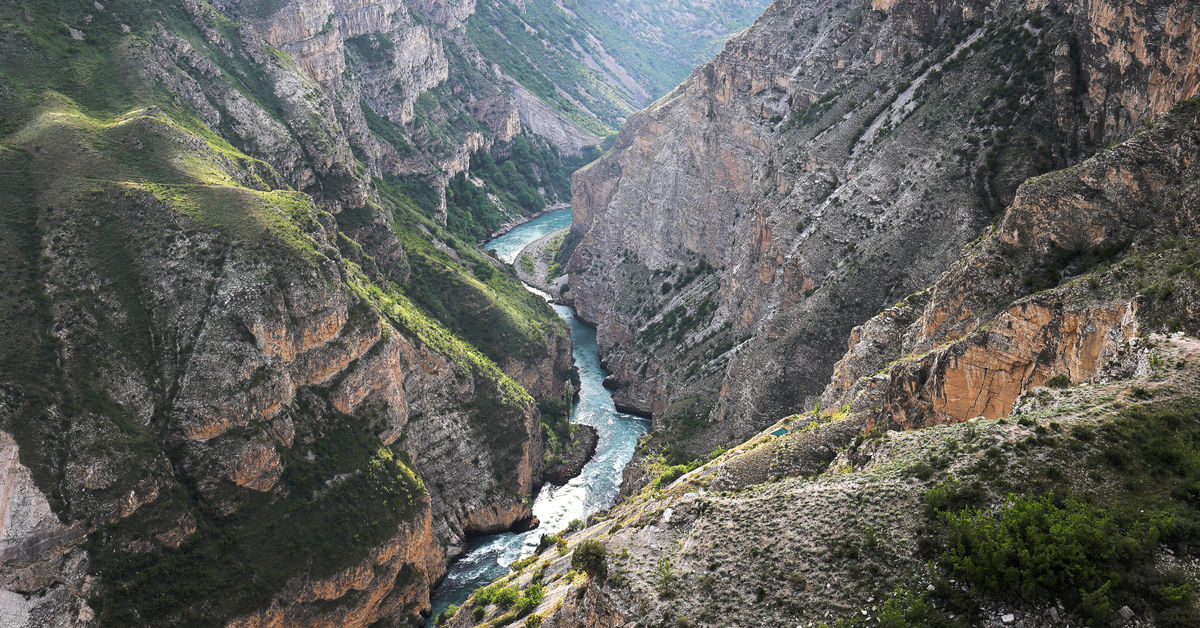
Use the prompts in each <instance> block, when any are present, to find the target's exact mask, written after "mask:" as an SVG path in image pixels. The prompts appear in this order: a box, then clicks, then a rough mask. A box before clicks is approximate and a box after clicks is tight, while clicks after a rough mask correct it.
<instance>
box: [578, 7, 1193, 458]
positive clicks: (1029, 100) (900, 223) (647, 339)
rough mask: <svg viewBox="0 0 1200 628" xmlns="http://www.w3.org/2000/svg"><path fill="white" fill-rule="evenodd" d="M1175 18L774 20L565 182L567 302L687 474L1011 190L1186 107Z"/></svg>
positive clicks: (986, 219) (785, 12)
mask: <svg viewBox="0 0 1200 628" xmlns="http://www.w3.org/2000/svg"><path fill="white" fill-rule="evenodd" d="M1196 18H1197V15H1196V7H1195V6H1194V5H1193V4H1192V3H1184V2H1156V3H1151V4H1150V5H1146V4H1144V3H1127V2H1120V1H1114V2H1099V3H1097V2H1065V1H1064V2H1042V3H1033V4H1029V3H1023V2H928V1H924V0H900V1H897V2H850V3H840V4H837V3H822V2H811V1H799V0H797V1H780V2H776V3H774V4H772V6H771V7H770V8H769V9H768V10H767V11H766V12H765V13H764V15H763V16H762V17H761V18H760V19H759V20H758V22H756V23H755V25H754V26H753V27H751V28H750V29H748V30H747V31H746V32H744V33H743V34H741V35H739V36H738V37H736V38H735V39H733V40H732V41H731V42H730V43H729V44H728V45H727V46H726V48H725V50H724V51H723V52H722V53H721V54H720V55H718V57H717V58H716V59H715V60H714V61H713V62H712V63H711V64H708V65H706V66H704V67H702V68H700V69H698V70H697V71H696V72H694V73H693V74H692V75H691V76H690V77H689V79H688V80H687V81H686V82H685V83H684V84H683V85H681V86H680V87H679V88H678V89H676V90H675V91H674V92H672V93H671V94H669V95H667V96H666V97H664V98H662V99H661V100H660V101H658V102H657V103H655V104H654V105H653V106H652V107H650V108H649V109H648V110H646V111H645V112H642V113H640V114H638V115H636V116H634V117H632V118H631V119H630V121H629V123H628V124H627V125H626V126H625V128H624V129H623V131H622V134H621V136H620V137H619V138H618V140H617V143H616V145H615V147H614V150H613V151H612V152H611V153H609V154H608V155H606V156H605V157H604V158H602V159H601V160H599V161H597V162H596V163H594V164H592V165H591V166H589V167H588V168H586V169H584V170H582V171H580V172H579V173H577V174H576V175H575V179H574V187H575V207H576V213H575V224H574V227H573V234H574V240H575V246H576V248H575V250H574V254H573V257H572V259H571V262H570V266H569V270H570V273H571V294H572V296H573V297H574V299H575V303H576V305H577V307H578V308H579V312H580V314H581V315H582V316H584V317H585V318H586V319H588V320H591V321H593V322H595V323H596V324H597V325H598V330H599V332H598V333H599V339H600V345H601V351H602V353H603V354H604V356H605V359H606V362H607V365H608V367H609V368H610V369H611V370H612V371H613V374H614V379H615V380H617V382H618V383H619V385H620V388H619V389H618V390H617V392H616V398H617V400H618V402H619V403H621V404H622V405H623V406H624V407H627V408H630V409H633V410H637V411H640V412H643V413H648V414H653V416H654V421H655V431H656V432H657V433H658V434H659V436H658V437H656V442H655V443H653V444H652V446H651V448H652V449H654V450H658V451H663V452H665V453H668V454H669V455H670V456H672V457H674V458H675V461H677V462H678V461H686V460H688V459H690V458H692V457H694V456H697V455H701V454H704V453H706V452H708V451H711V450H712V449H713V448H715V447H717V446H720V445H723V444H727V443H731V442H737V441H738V440H740V439H741V438H744V437H746V436H748V435H749V434H753V433H756V432H757V431H758V430H759V429H761V428H762V427H763V426H765V425H767V424H770V423H772V422H774V421H775V420H777V419H779V418H780V417H783V416H786V415H788V414H791V413H794V412H796V411H798V410H801V409H804V408H808V407H811V404H812V403H814V402H815V401H816V400H817V399H818V397H819V395H820V393H821V391H822V389H823V388H824V387H825V385H826V383H827V382H828V378H829V376H830V374H831V373H832V371H833V367H834V363H835V362H836V361H837V359H838V357H839V356H840V354H841V353H842V351H843V349H844V347H845V344H844V343H845V339H846V337H847V336H848V335H849V333H850V331H851V329H852V328H853V327H854V326H855V325H857V324H859V323H862V322H864V321H865V320H866V319H867V318H868V317H870V316H871V315H872V314H874V313H875V312H877V311H878V310H880V309H882V308H883V307H885V306H886V305H888V304H891V303H895V302H896V301H899V300H901V299H902V298H904V296H905V295H907V294H910V293H912V292H914V291H916V290H920V289H922V288H924V287H925V286H927V285H929V284H930V283H932V282H933V281H934V280H935V279H936V277H937V276H938V275H939V274H940V273H941V272H943V271H944V270H946V268H948V267H949V265H950V263H951V262H952V261H953V260H954V259H955V258H956V257H957V255H958V253H959V250H960V248H961V247H962V246H963V245H964V244H966V243H968V242H970V241H971V240H973V239H974V238H976V237H977V236H978V235H980V234H981V233H983V232H984V231H985V230H986V229H987V226H988V225H989V223H991V222H992V221H993V220H994V218H995V217H996V216H997V214H998V213H999V211H1000V210H1001V209H1002V208H1003V207H1004V206H1005V205H1007V204H1008V202H1009V201H1011V199H1012V198H1013V194H1014V192H1015V190H1016V187H1017V185H1018V184H1019V183H1020V182H1021V181H1022V180H1024V179H1025V178H1027V177H1029V176H1031V175H1036V174H1039V173H1043V172H1047V171H1049V170H1053V169H1055V168H1060V167H1063V166H1066V165H1069V164H1072V163H1077V162H1078V161H1079V160H1080V159H1082V158H1085V157H1087V156H1088V155H1090V154H1092V152H1094V151H1095V150H1096V149H1097V148H1098V147H1101V146H1104V145H1106V144H1108V143H1109V142H1111V141H1113V140H1118V139H1121V138H1124V137H1127V136H1128V135H1129V134H1130V133H1132V131H1133V130H1134V129H1135V128H1136V127H1137V125H1138V124H1140V123H1141V122H1142V121H1145V120H1147V119H1148V118H1149V117H1150V116H1152V115H1154V114H1157V113H1161V112H1163V111H1166V110H1167V109H1168V108H1169V107H1170V106H1171V105H1172V104H1173V103H1175V102H1177V101H1178V100H1181V99H1183V98H1186V97H1189V96H1191V95H1193V94H1194V93H1195V92H1196V89H1197V83H1198V81H1200V74H1198V69H1197V67H1198V66H1197V64H1196V63H1195V60H1194V50H1195V49H1196V46H1195V42H1196V38H1197V36H1198V35H1200V31H1198V30H1197V28H1196V24H1197V21H1196Z"/></svg>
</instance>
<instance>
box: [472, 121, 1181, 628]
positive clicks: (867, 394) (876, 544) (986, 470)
mask: <svg viewBox="0 0 1200 628" xmlns="http://www.w3.org/2000/svg"><path fill="white" fill-rule="evenodd" d="M1198 164H1200V103H1197V102H1196V101H1195V100H1194V99H1191V100H1186V101H1184V102H1182V103H1179V104H1177V105H1176V106H1174V107H1173V108H1172V110H1171V111H1170V112H1168V113H1167V114H1165V115H1162V116H1158V117H1156V118H1154V119H1152V120H1151V121H1150V123H1149V124H1148V125H1146V127H1144V128H1143V129H1140V130H1138V131H1137V132H1136V133H1135V134H1134V135H1133V136H1132V137H1131V138H1130V139H1128V140H1126V141H1125V142H1123V143H1120V144H1118V145H1116V146H1114V147H1111V148H1108V149H1104V150H1101V151H1099V152H1098V153H1097V154H1096V155H1094V156H1092V157H1090V158H1088V159H1086V160H1084V161H1082V162H1081V163H1080V164H1078V165H1076V166H1073V167H1070V168H1067V169H1064V170H1060V171H1056V172H1053V173H1050V174H1046V175H1042V176H1038V177H1034V178H1032V179H1030V180H1028V181H1026V182H1025V183H1023V184H1022V185H1021V186H1020V187H1019V189H1018V191H1017V193H1016V195H1015V200H1014V202H1013V203H1012V204H1011V205H1010V206H1009V207H1008V208H1007V210H1006V211H1005V213H1004V214H1003V216H1002V217H1001V218H1000V220H999V221H998V222H997V224H996V225H995V226H994V227H993V228H992V229H990V230H989V231H988V232H987V234H986V235H985V236H983V237H982V238H981V239H979V240H978V241H976V242H974V243H972V244H971V245H970V246H969V247H967V248H966V249H965V250H964V251H962V253H961V255H960V257H959V258H958V259H957V260H956V261H955V262H954V263H953V264H952V265H951V267H950V269H949V270H948V271H947V272H946V273H944V274H943V275H942V277H941V278H940V279H939V280H938V281H937V282H936V283H935V284H934V285H933V286H932V287H931V288H929V289H927V290H925V291H923V292H921V293H917V294H914V295H912V296H910V297H909V298H907V299H905V300H904V301H903V302H901V303H899V304H897V305H895V306H894V307H892V308H889V309H888V310H886V311H884V312H883V313H881V314H879V315H877V316H876V317H874V318H872V319H870V320H868V321H867V322H865V323H864V324H862V325H860V326H858V327H856V328H855V330H854V332H853V334H852V335H851V337H850V347H849V351H848V352H847V353H846V354H845V355H844V357H843V358H842V360H841V361H839V362H838V363H837V365H836V367H835V368H834V375H833V377H832V380H831V381H830V383H829V385H828V387H827V388H826V390H825V392H824V394H823V396H822V398H821V407H824V408H827V409H826V410H825V411H821V410H819V409H818V410H814V411H811V412H805V413H802V414H797V415H793V416H790V417H786V418H784V419H782V420H780V421H778V422H777V423H775V424H773V425H771V426H769V427H768V429H767V430H764V431H762V432H760V433H758V434H757V435H755V436H753V437H751V438H750V439H748V440H747V441H745V442H743V443H740V444H738V445H736V446H735V447H733V448H732V449H730V450H729V451H724V452H720V453H717V454H715V455H714V456H713V457H712V458H711V459H710V460H708V461H707V462H705V463H704V464H702V465H701V466H700V467H699V468H697V469H695V470H692V471H690V472H687V473H685V474H684V475H682V477H680V478H679V479H678V480H675V481H673V482H671V483H665V484H666V485H665V486H654V487H647V488H645V489H643V490H642V491H640V492H639V493H638V495H637V496H636V498H635V499H629V500H626V501H624V502H623V503H621V504H619V505H617V506H616V507H614V508H613V509H612V510H611V511H608V512H606V513H603V514H602V515H600V516H598V517H595V518H593V519H592V520H591V521H590V522H589V526H588V527H586V528H584V529H583V530H580V531H578V532H577V533H574V534H569V535H568V536H567V541H568V544H569V546H571V547H579V545H578V544H580V543H581V542H582V541H584V540H596V541H599V542H600V543H601V544H602V545H604V546H605V547H606V548H607V556H608V559H607V573H608V576H607V578H586V577H579V576H576V575H574V573H572V574H571V575H570V577H568V573H567V572H568V570H569V569H571V565H572V563H573V562H574V557H573V556H572V555H571V554H567V555H559V554H558V553H557V552H554V551H553V550H551V551H547V552H544V553H543V554H541V555H540V556H539V557H538V558H537V559H535V561H533V562H532V563H531V564H530V565H529V566H528V567H527V568H526V569H525V570H524V571H519V572H517V573H514V574H511V575H509V576H506V577H505V583H504V584H505V585H506V586H514V587H517V588H523V589H526V590H528V587H529V586H530V585H531V584H532V583H533V582H535V581H538V582H540V584H541V585H542V589H541V591H543V592H544V599H543V602H542V603H541V604H540V605H538V607H537V608H535V609H534V612H536V613H538V614H540V615H542V616H543V621H542V623H541V625H543V626H572V625H581V623H582V625H624V623H625V622H628V621H630V618H634V617H636V618H637V621H639V622H642V623H650V624H653V623H660V622H674V623H679V624H684V623H694V624H700V625H713V624H720V623H721V622H722V621H724V620H725V619H726V618H728V617H731V616H735V615H736V616H737V617H739V621H743V622H746V623H749V624H754V625H809V624H816V623H818V622H836V621H839V620H846V621H847V622H849V621H863V620H864V619H863V618H868V619H867V621H874V619H870V618H877V619H878V621H879V622H880V623H886V622H887V621H889V620H891V619H895V618H897V617H899V618H902V621H901V620H897V621H900V623H902V624H905V625H944V624H953V623H954V622H959V623H961V624H962V625H999V624H1000V623H1005V624H1013V625H1030V626H1035V625H1043V624H1045V623H1046V617H1047V616H1050V617H1053V618H1056V619H1055V620H1056V621H1059V620H1060V619H1061V620H1062V621H1065V622H1067V623H1073V622H1076V621H1081V622H1082V621H1085V620H1083V619H1081V618H1083V617H1090V618H1091V619H1090V621H1097V622H1101V621H1110V620H1112V621H1115V620H1117V619H1118V618H1123V619H1126V618H1127V617H1128V616H1129V612H1133V611H1132V609H1134V608H1137V609H1138V610H1137V611H1136V615H1137V617H1139V620H1140V621H1144V622H1146V623H1147V624H1148V625H1169V624H1172V623H1175V622H1179V623H1184V624H1190V623H1195V622H1196V621H1197V620H1198V619H1200V606H1198V605H1197V604H1196V602H1195V600H1193V599H1188V600H1181V601H1180V602H1179V603H1178V604H1175V603H1167V604H1163V603H1161V602H1158V601H1156V600H1158V599H1159V597H1158V595H1157V593H1153V592H1147V590H1145V589H1141V588H1139V587H1138V586H1137V585H1133V584H1130V582H1131V580H1130V579H1129V576H1114V573H1116V572H1105V573H1104V575H1103V576H1100V580H1106V581H1108V582H1110V583H1113V582H1117V577H1120V579H1121V581H1122V582H1124V583H1125V584H1123V585H1115V586H1111V588H1109V587H1110V585H1104V586H1105V589H1104V591H1103V592H1102V593H1103V594H1104V595H1105V597H1104V601H1105V604H1104V606H1103V608H1102V609H1100V610H1099V611H1095V610H1093V609H1091V608H1089V607H1088V606H1087V604H1086V603H1084V602H1082V601H1066V602H1065V605H1064V602H1063V601H1062V600H1063V597H1061V596H1060V594H1059V591H1058V590H1056V589H1054V587H1055V586H1057V585H1055V584H1054V583H1053V582H1052V581H1047V580H1042V581H1039V584H1037V585H1031V586H1030V591H1031V593H1030V594H1029V595H1028V596H1020V597H1016V596H1014V597H1004V598H998V597H996V596H995V595H994V594H993V593H989V592H988V591H990V590H993V589H989V586H988V585H987V584H986V583H985V582H983V580H985V579H986V578H991V577H994V572H992V571H988V572H987V575H986V576H982V577H981V576H979V575H978V572H976V574H975V575H972V572H971V570H970V569H969V568H968V567H964V566H963V564H962V563H961V562H958V563H956V562H954V560H952V559H950V558H948V557H949V556H962V555H964V552H974V553H971V554H967V555H969V556H971V560H976V559H980V560H983V556H985V555H986V552H987V551H988V550H983V549H979V547H982V546H987V547H994V545H993V544H994V543H995V542H996V539H997V538H998V535H999V536H1003V534H1004V533H1003V532H1001V528H1003V527H1004V526H1006V525H1019V526H1021V527H1022V530H1024V531H1025V532H1024V533H1025V534H1028V535H1029V536H1023V537H1021V538H1022V540H1021V541H1019V542H1018V547H1019V548H1020V551H1021V552H1022V554H1023V555H1024V556H1027V555H1028V554H1027V553H1031V552H1035V551H1036V548H1035V547H1034V546H1036V545H1037V544H1038V541H1037V540H1035V539H1033V537H1034V536H1036V535H1039V534H1048V535H1050V536H1048V537H1047V538H1055V539H1056V540H1054V541H1051V543H1052V544H1053V546H1054V547H1060V546H1059V545H1057V543H1058V542H1059V541H1058V540H1057V538H1058V537H1054V536H1053V535H1055V534H1058V533H1059V531H1060V529H1058V528H1054V530H1052V529H1051V527H1052V526H1058V525H1059V524H1058V523H1051V522H1050V521H1049V520H1040V519H1039V520H1035V519H1036V518H1029V519H1024V520H1022V523H1020V524H1011V523H1007V522H1006V523H996V521H997V519H995V517H997V516H998V515H997V514H996V513H998V512H1003V511H1009V510H1011V509H1013V508H1014V503H1017V502H1019V501H1021V500H1024V502H1023V503H1026V504H1028V503H1029V500H1031V499H1041V500H1044V503H1045V504H1054V506H1052V507H1050V506H1043V507H1046V508H1050V511H1051V512H1055V513H1060V512H1062V510H1055V509H1061V508H1065V507H1066V506H1064V504H1067V505H1070V504H1071V503H1072V502H1071V499H1078V500H1082V501H1080V502H1077V504H1080V503H1084V502H1086V503H1087V504H1089V505H1088V506H1086V507H1082V508H1083V509H1084V510H1086V511H1087V512H1088V513H1091V514H1086V515H1080V516H1082V517H1098V518H1100V519H1097V520H1101V519H1103V518H1104V517H1118V516H1130V517H1132V518H1134V519H1137V518H1139V517H1150V518H1152V517H1156V516H1161V515H1162V513H1165V512H1173V511H1174V509H1176V508H1185V509H1187V512H1189V513H1191V512H1195V511H1194V510H1191V509H1193V508H1194V507H1195V506H1194V505H1189V504H1193V502H1192V501H1191V498H1190V497H1189V496H1188V495H1189V494H1188V493H1187V491H1186V490H1180V489H1179V488H1178V486H1177V485H1175V484H1173V482H1174V481H1175V480H1174V479H1173V478H1183V477H1188V478H1190V477H1192V476H1179V475H1173V474H1172V473H1166V472H1163V469H1164V467H1160V466H1158V465H1159V464H1160V463H1157V462H1154V461H1155V460H1158V459H1160V457H1161V456H1163V455H1164V452H1167V451H1175V450H1174V447H1176V445H1174V444H1173V443H1189V444H1186V445H1181V447H1182V448H1184V449H1185V450H1187V451H1194V444H1192V443H1194V441H1192V440H1191V439H1192V438H1193V437H1194V436H1192V435H1194V434H1195V433H1197V432H1196V430H1200V368H1198V366H1200V341H1197V340H1196V337H1197V335H1200V311H1198V310H1197V308H1196V305H1195V304H1196V303H1197V299H1198V298H1200V271H1197V267H1196V266H1195V260H1196V259H1197V256H1198V255H1200V214H1198V213H1197V207H1200V186H1198V184H1197V181H1198V180H1200V179H1198V178H1197V176H1196V174H1197V173H1196V168H1197V165H1198ZM1146 439H1149V440H1146ZM1148 442H1152V443H1153V444H1147V443H1148ZM1166 455H1167V456H1168V457H1170V456H1171V455H1172V454H1166ZM660 477H661V476H660ZM1181 481H1183V482H1185V483H1190V482H1191V481H1192V480H1191V479H1186V480H1181ZM1050 492H1053V493H1055V494H1058V495H1061V496H1074V497H1067V499H1065V500H1059V501H1054V500H1052V499H1049V498H1046V497H1045V495H1047V494H1048V493H1050ZM1139 495H1140V496H1141V497H1139ZM1143 498H1146V499H1148V500H1149V501H1146V502H1142V501H1140V500H1141V499H1143ZM1159 500H1161V501H1159ZM1152 503H1154V504H1160V506H1153V505H1151V504H1152ZM1157 508H1165V510H1162V511H1156V509H1157ZM1091 509H1095V510H1091ZM1120 513H1124V514H1120ZM1156 513H1157V514H1156ZM1041 516H1043V515H1038V517H1041ZM1186 516H1188V517H1192V516H1194V515H1191V514H1189V515H1186ZM955 517H957V518H955ZM971 519H974V520H975V522H976V523H978V522H979V521H981V520H982V521H984V523H986V524H988V525H987V527H980V528H976V529H975V533H977V534H980V535H982V537H981V538H983V539H984V540H980V541H973V540H970V539H971V538H973V537H971V536H970V534H969V533H968V531H969V530H970V529H971V525H970V524H969V523H967V521H968V520H971ZM1055 521H1058V520H1055ZM989 522H990V523H989ZM1026 526H1027V527H1026ZM1115 530H1116V529H1115V528H1114V529H1113V532H1112V533H1113V534H1117V532H1116V531H1115ZM1182 534H1183V536H1182V537H1179V538H1178V539H1177V540H1171V539H1168V538H1166V537H1159V536H1158V535H1157V534H1151V535H1149V536H1148V537H1145V538H1143V539H1142V540H1141V541H1138V542H1141V543H1145V544H1146V545H1144V546H1142V547H1143V549H1142V550H1139V551H1140V552H1142V554H1141V555H1142V557H1143V562H1142V564H1143V566H1144V569H1145V571H1141V572H1139V573H1142V574H1144V576H1145V577H1148V578H1151V579H1157V578H1166V579H1170V578H1174V577H1175V576H1174V575H1172V574H1176V573H1177V572H1176V571H1175V570H1176V569H1177V565H1178V564H1180V563H1187V562H1190V561H1194V560H1195V558H1194V553H1193V552H1192V551H1191V550H1189V549H1188V548H1187V547H1185V546H1181V545H1179V544H1178V542H1179V541H1183V542H1184V543H1186V544H1190V543H1193V542H1195V541H1194V539H1195V538H1196V535H1195V533H1194V532H1188V533H1182ZM1185 538H1186V540H1183V539H1185ZM974 543H978V546H979V547H976V546H975V545H973V544H974ZM972 547H973V548H974V549H969V548H972ZM576 551H577V550H576ZM1156 556H1162V557H1170V558H1166V559H1159V558H1156ZM1176 556H1179V557H1180V558H1176ZM1025 560H1026V558H1020V559H1017V558H1014V559H1013V561H1014V562H1013V563H1012V564H1016V563H1018V562H1022V564H1028V563H1024V562H1023V561H1025ZM1079 560H1082V562H1087V561H1091V560H1095V558H1094V557H1089V558H1082V559H1079ZM1066 564H1080V563H1075V562H1073V561H1072V560H1068V561H1067V562H1066V563H1060V565H1066ZM1063 568H1071V567H1063ZM1021 569H1025V567H1023V568H1021ZM1118 569H1126V567H1119V568H1118ZM1180 577H1181V578H1182V580H1180V582H1183V581H1186V582H1187V583H1188V584H1187V585H1186V586H1195V583H1196V577H1195V575H1194V574H1189V575H1186V576H1180ZM1109 578H1112V579H1111V580H1108V579H1109ZM1102 584H1103V582H1099V581H1098V582H1097V586H1100V585H1102ZM1066 586H1077V585H1076V584H1075V583H1074V581H1071V583H1070V584H1067V585H1066ZM1089 586H1090V585H1089ZM1056 598H1057V599H1056ZM480 605H481V604H480V602H479V601H478V600H477V599H476V600H472V601H469V602H468V603H467V604H465V605H464V606H463V610H462V611H460V616H461V615H466V616H467V618H470V617H473V616H474V612H475V611H476V607H477V606H480ZM1123 607H1128V608H1129V609H1130V611H1122V610H1118V609H1122V608H1123ZM483 613H484V616H485V617H486V618H488V619H491V618H493V617H494V616H495V615H496V614H499V613H500V611H498V610H494V609H492V608H491V607H485V608H484V609H483ZM1089 613H1090V614H1089ZM1126 621H1127V619H1126ZM452 625H455V626H464V625H470V623H469V621H468V619H461V620H459V621H458V623H456V624H452Z"/></svg>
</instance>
